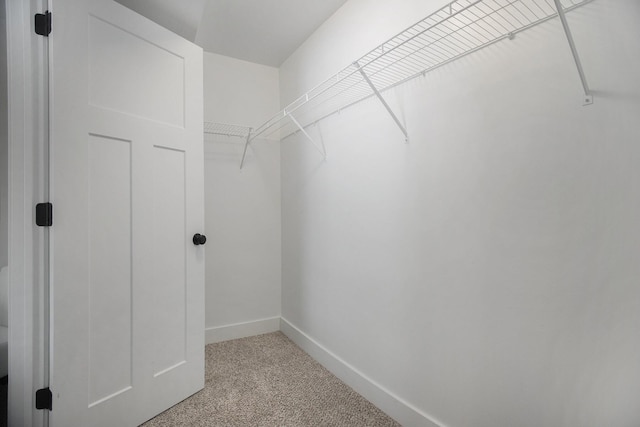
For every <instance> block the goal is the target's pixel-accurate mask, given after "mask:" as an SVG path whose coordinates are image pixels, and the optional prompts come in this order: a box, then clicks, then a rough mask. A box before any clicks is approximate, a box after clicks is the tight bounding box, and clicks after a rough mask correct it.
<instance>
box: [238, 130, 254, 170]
mask: <svg viewBox="0 0 640 427" xmlns="http://www.w3.org/2000/svg"><path fill="white" fill-rule="evenodd" d="M251 132H253V128H249V132H248V133H247V139H246V141H245V143H244V151H243V152H242V160H241V161H240V170H242V166H244V158H245V156H246V155H247V148H249V143H250V142H251Z"/></svg>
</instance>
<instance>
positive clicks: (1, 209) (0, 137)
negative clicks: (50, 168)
mask: <svg viewBox="0 0 640 427" xmlns="http://www.w3.org/2000/svg"><path fill="white" fill-rule="evenodd" d="M5 12H6V11H5V2H4V0H0V269H1V268H2V267H4V266H6V265H7V263H8V258H7V250H8V248H9V243H8V234H7V233H8V227H9V224H8V214H9V209H8V207H7V195H8V189H9V182H8V179H9V166H8V164H7V156H8V149H9V134H8V128H7V119H8V114H9V112H8V105H7V25H6V18H5V16H6V13H5Z"/></svg>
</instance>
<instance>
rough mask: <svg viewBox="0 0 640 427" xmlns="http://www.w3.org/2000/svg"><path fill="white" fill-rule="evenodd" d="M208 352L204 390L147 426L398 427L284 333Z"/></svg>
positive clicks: (219, 346) (223, 345) (231, 343)
mask: <svg viewBox="0 0 640 427" xmlns="http://www.w3.org/2000/svg"><path fill="white" fill-rule="evenodd" d="M205 351H206V355H205V357H206V378H205V388H204V390H202V391H200V392H199V393H196V394H194V395H193V396H191V397H190V398H188V399H186V400H184V401H183V402H181V403H179V404H177V405H176V406H174V407H172V408H170V409H168V410H167V411H165V412H163V413H162V414H160V415H158V416H157V417H155V418H153V419H152V420H150V421H148V422H146V423H145V424H143V426H144V427H160V426H162V427H168V426H171V427H174V426H194V427H195V426H265V427H266V426H296V427H302V426H349V427H355V426H399V424H398V423H396V422H395V421H394V420H393V419H391V418H390V417H388V416H387V415H386V414H385V413H384V412H382V411H381V410H380V409H378V408H376V407H375V406H374V405H373V404H372V403H370V402H369V401H367V400H366V399H365V398H363V397H362V396H360V395H359V394H358V393H356V392H355V391H354V390H353V389H351V388H350V387H348V386H347V385H346V384H344V383H343V382H342V381H340V380H339V379H338V378H336V377H335V376H334V375H333V374H331V373H330V372H329V371H327V370H326V369H325V368H323V367H322V366H321V365H320V364H319V363H318V362H316V361H315V360H313V359H312V358H311V357H310V356H309V355H308V354H306V353H305V352H304V351H302V350H301V349H300V348H299V347H297V346H296V345H295V344H294V343H293V342H292V341H290V340H289V339H288V338H287V337H286V336H285V335H284V334H282V333H281V332H275V333H272V334H266V335H259V336H256V337H250V338H243V339H239V340H233V341H226V342H221V343H217V344H210V345H208V346H207V347H206V350H205Z"/></svg>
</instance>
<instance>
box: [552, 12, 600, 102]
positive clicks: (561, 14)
mask: <svg viewBox="0 0 640 427" xmlns="http://www.w3.org/2000/svg"><path fill="white" fill-rule="evenodd" d="M553 1H554V2H555V4H556V9H557V10H558V17H560V22H562V28H563V29H564V34H565V35H566V36H567V41H568V42H569V48H570V49H571V54H572V55H573V60H574V61H575V63H576V67H577V68H578V74H579V75H580V81H581V82H582V88H583V89H584V95H585V96H584V103H583V105H591V104H593V95H592V94H591V89H589V83H587V77H586V76H585V75H584V70H583V68H582V62H581V61H580V56H579V55H578V50H577V49H576V44H575V42H574V41H573V35H572V34H571V29H570V28H569V23H568V22H567V17H566V16H565V13H564V9H563V7H562V3H560V0H553Z"/></svg>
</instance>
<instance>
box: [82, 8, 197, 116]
mask: <svg viewBox="0 0 640 427" xmlns="http://www.w3.org/2000/svg"><path fill="white" fill-rule="evenodd" d="M184 66H185V64H184V59H183V58H182V57H180V56H178V55H176V54H175V53H172V52H170V51H168V50H166V49H164V48H162V47H160V46H158V45H156V44H154V43H152V42H150V41H148V40H145V39H143V38H141V37H140V36H138V35H136V34H134V33H131V32H129V31H126V30H124V29H122V28H120V27H118V26H117V25H114V24H112V23H109V22H106V21H105V20H103V19H100V18H98V17H96V16H93V15H91V16H89V96H90V98H89V99H90V102H91V103H92V104H93V105H96V106H100V107H106V108H110V109H114V110H117V111H121V112H125V113H128V114H133V115H136V116H140V117H145V118H149V119H153V120H156V121H159V122H162V123H167V124H172V125H176V126H180V127H182V126H184V102H185V99H184Z"/></svg>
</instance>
